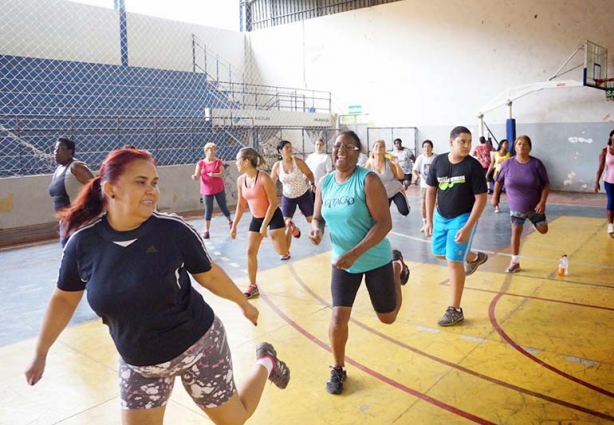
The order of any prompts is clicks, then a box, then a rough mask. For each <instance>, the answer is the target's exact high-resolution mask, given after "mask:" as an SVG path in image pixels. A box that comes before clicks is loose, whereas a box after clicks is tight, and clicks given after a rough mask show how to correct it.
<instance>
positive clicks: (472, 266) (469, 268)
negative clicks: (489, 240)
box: [465, 252, 488, 276]
mask: <svg viewBox="0 0 614 425" xmlns="http://www.w3.org/2000/svg"><path fill="white" fill-rule="evenodd" d="M477 255H478V256H477V257H476V259H475V260H473V261H471V262H469V261H466V262H465V276H470V275H472V274H473V273H475V271H476V270H477V269H478V267H479V266H480V265H482V264H484V263H485V262H486V260H488V255H486V254H484V253H483V252H478V253H477Z"/></svg>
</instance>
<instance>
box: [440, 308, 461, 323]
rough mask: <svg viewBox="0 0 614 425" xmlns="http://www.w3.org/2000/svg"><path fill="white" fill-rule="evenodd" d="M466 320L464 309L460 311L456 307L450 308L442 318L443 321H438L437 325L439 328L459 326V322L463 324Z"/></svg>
mask: <svg viewBox="0 0 614 425" xmlns="http://www.w3.org/2000/svg"><path fill="white" fill-rule="evenodd" d="M464 319H465V316H464V315H463V309H462V308H461V309H460V311H458V310H456V309H455V308H454V307H448V309H447V310H446V312H445V313H444V315H443V316H441V319H439V320H438V321H437V324H438V325H439V326H452V325H455V324H457V323H458V322H462V321H463V320H464Z"/></svg>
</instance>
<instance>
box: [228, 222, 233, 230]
mask: <svg viewBox="0 0 614 425" xmlns="http://www.w3.org/2000/svg"><path fill="white" fill-rule="evenodd" d="M232 225H233V221H232V220H230V221H229V222H228V228H229V229H232Z"/></svg>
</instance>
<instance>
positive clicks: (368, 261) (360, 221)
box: [320, 167, 392, 273]
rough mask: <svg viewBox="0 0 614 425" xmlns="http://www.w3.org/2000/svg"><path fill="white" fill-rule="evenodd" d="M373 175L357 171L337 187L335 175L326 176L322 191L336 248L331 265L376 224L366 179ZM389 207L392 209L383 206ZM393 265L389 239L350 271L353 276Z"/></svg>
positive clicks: (355, 263) (327, 223)
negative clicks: (390, 263)
mask: <svg viewBox="0 0 614 425" xmlns="http://www.w3.org/2000/svg"><path fill="white" fill-rule="evenodd" d="M370 172H371V171H369V170H367V169H365V168H362V167H356V171H354V173H353V174H352V175H351V176H350V178H349V179H348V180H346V181H345V182H343V183H337V181H336V180H335V173H330V174H327V175H326V176H324V177H323V178H322V180H321V183H320V187H321V191H322V218H324V221H325V222H326V225H327V226H328V228H329V231H330V241H331V244H332V247H333V255H332V258H331V262H332V263H334V262H335V261H337V258H339V256H340V255H342V254H344V253H346V252H348V251H349V250H351V249H352V248H354V247H355V246H356V245H358V243H359V242H360V241H362V240H363V239H364V238H365V236H366V235H367V233H369V230H370V229H371V227H373V224H374V223H375V222H374V221H373V217H371V214H370V213H369V209H368V208H367V197H366V194H365V177H366V176H367V174H368V173H370ZM383 207H386V208H387V207H388V205H383V206H382V208H383ZM391 261H392V247H391V246H390V242H389V241H388V239H386V238H384V239H382V240H381V241H380V242H379V243H378V244H377V245H375V246H374V247H373V248H371V249H369V250H368V251H367V252H365V253H364V254H363V255H361V256H360V257H358V259H357V260H356V261H355V262H354V264H352V267H350V268H349V269H347V272H349V273H364V272H366V271H369V270H373V269H376V268H378V267H381V266H383V265H385V264H388V263H389V262H391Z"/></svg>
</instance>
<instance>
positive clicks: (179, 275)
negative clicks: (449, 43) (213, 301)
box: [26, 148, 290, 424]
mask: <svg viewBox="0 0 614 425" xmlns="http://www.w3.org/2000/svg"><path fill="white" fill-rule="evenodd" d="M159 197H160V190H159V188H158V173H157V169H156V163H155V160H154V159H153V157H152V156H151V154H150V153H149V152H146V151H142V150H136V149H130V148H128V149H120V150H116V151H113V152H111V153H110V154H109V156H108V157H107V158H106V159H105V161H104V162H103V164H102V166H101V168H100V173H99V175H98V177H95V178H94V179H93V180H91V181H90V182H89V183H88V184H87V185H86V186H85V187H84V188H83V190H82V191H81V194H80V195H79V197H78V198H77V199H76V201H75V202H74V203H73V205H72V207H71V208H70V209H68V210H67V211H66V212H65V213H64V214H63V218H62V220H63V224H64V229H65V234H64V236H70V238H69V239H68V243H67V244H66V248H65V249H64V255H63V256H62V262H61V265H60V270H59V277H58V282H57V287H56V288H55V290H54V292H53V295H52V297H51V300H50V301H49V305H48V307H47V312H46V313H45V317H44V320H43V324H42V329H41V331H40V335H39V337H38V342H37V345H36V350H35V355H34V359H33V360H32V362H31V364H30V366H29V367H28V369H27V370H26V379H27V381H28V383H29V384H30V385H34V384H36V383H37V382H38V381H39V380H40V379H41V378H42V376H43V372H44V370H45V363H46V358H47V354H48V352H49V349H50V348H51V346H52V345H53V343H54V342H55V340H56V339H57V338H58V336H59V335H60V333H61V332H62V331H63V330H64V328H65V327H66V325H67V324H68V322H69V321H70V319H71V317H72V316H73V314H74V312H75V309H76V308H77V305H78V304H79V302H80V301H81V298H82V297H83V294H84V292H85V290H86V289H87V299H88V302H89V304H90V306H91V307H92V309H93V310H94V311H95V312H96V314H98V315H99V316H100V317H102V321H103V323H104V324H106V325H107V326H108V327H109V332H110V334H111V338H112V339H113V342H114V343H115V347H116V348H117V351H118V352H119V355H120V359H119V367H118V369H119V384H120V401H121V408H122V423H124V424H135V423H147V424H162V422H163V420H164V412H165V409H166V404H167V402H168V399H169V397H170V395H171V392H172V389H173V384H174V382H175V377H177V376H180V377H181V380H182V381H183V384H184V387H185V388H186V390H187V392H188V393H189V395H190V396H191V397H192V399H193V400H194V402H195V403H196V404H197V405H198V406H199V407H200V408H201V409H202V410H203V411H204V412H205V413H206V414H207V415H208V416H209V417H210V418H211V420H212V421H213V422H215V423H221V422H223V423H227V422H230V423H243V422H245V421H246V420H247V419H248V418H249V417H250V416H251V415H252V414H253V413H254V411H255V409H256V407H257V405H258V402H259V400H260V396H261V395H262V391H263V389H264V385H265V383H266V380H267V378H268V379H269V380H271V381H272V382H273V383H275V384H276V385H277V386H278V387H280V388H285V387H286V386H287V385H288V381H289V379H290V371H289V369H288V367H287V366H286V364H285V363H284V362H282V361H280V360H279V359H278V358H277V353H276V352H275V349H274V348H273V346H272V345H271V344H268V343H261V344H259V345H258V346H257V348H256V357H257V360H256V364H255V365H254V367H253V368H252V370H251V372H250V375H249V376H248V378H247V380H246V382H245V383H244V384H243V385H242V387H241V388H240V389H239V390H237V389H236V387H235V383H234V379H233V372H232V359H231V354H230V349H229V347H228V342H227V338H226V332H225V330H224V326H223V325H222V322H221V321H220V320H219V318H218V317H217V316H216V315H215V313H214V312H213V310H212V309H211V307H210V306H209V305H208V304H207V303H206V302H205V300H204V299H203V297H202V295H200V293H199V292H198V291H196V289H195V288H194V287H193V286H192V284H191V280H190V275H191V276H192V277H193V278H194V279H195V280H196V282H198V283H199V284H200V285H202V286H203V287H205V288H207V289H208V290H209V291H210V292H212V293H214V294H216V295H217V296H220V297H222V298H225V299H228V300H231V301H234V302H235V303H236V304H237V305H238V306H239V307H240V309H241V310H242V312H243V315H244V316H245V317H246V318H247V319H248V320H249V321H250V322H252V323H253V324H254V325H256V323H257V321H258V310H257V309H256V308H255V307H254V306H253V305H251V304H250V303H249V302H248V301H247V300H246V299H245V297H244V296H243V294H242V293H241V291H240V290H239V289H238V288H237V287H236V286H235V284H234V283H233V282H232V280H230V278H229V277H228V275H226V273H225V272H224V271H223V270H222V269H221V268H220V267H219V266H217V265H216V264H215V263H213V261H212V260H211V258H210V257H209V255H208V253H207V251H206V249H205V246H204V242H203V240H202V239H201V238H200V236H199V235H198V232H197V231H196V230H195V229H194V228H193V227H192V226H190V225H189V224H187V223H186V222H185V221H183V219H181V218H180V217H178V216H176V215H174V214H164V213H160V212H158V211H156V206H157V204H158V199H159Z"/></svg>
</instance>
